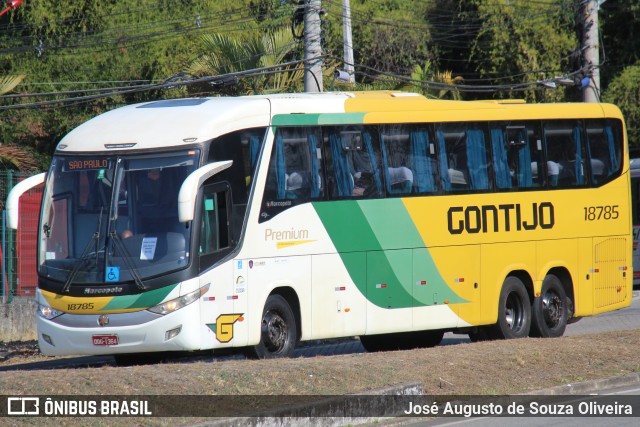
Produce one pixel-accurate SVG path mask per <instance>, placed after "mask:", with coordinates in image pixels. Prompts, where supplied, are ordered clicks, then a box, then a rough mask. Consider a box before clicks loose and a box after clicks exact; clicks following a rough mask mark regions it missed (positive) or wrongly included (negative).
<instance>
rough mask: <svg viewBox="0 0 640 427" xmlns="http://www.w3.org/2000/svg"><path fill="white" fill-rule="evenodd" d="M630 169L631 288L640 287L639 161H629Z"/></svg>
mask: <svg viewBox="0 0 640 427" xmlns="http://www.w3.org/2000/svg"><path fill="white" fill-rule="evenodd" d="M629 167H630V168H631V215H632V222H633V286H634V287H638V286H640V248H638V243H639V242H640V206H639V205H638V204H639V203H640V159H631V160H630V161H629Z"/></svg>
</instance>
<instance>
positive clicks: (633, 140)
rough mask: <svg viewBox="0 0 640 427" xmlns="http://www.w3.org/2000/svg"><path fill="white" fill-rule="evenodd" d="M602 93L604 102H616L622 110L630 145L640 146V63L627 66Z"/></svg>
mask: <svg viewBox="0 0 640 427" xmlns="http://www.w3.org/2000/svg"><path fill="white" fill-rule="evenodd" d="M602 95H603V96H602V98H603V101H604V102H610V103H613V104H616V105H617V106H618V107H620V110H622V113H623V115H624V117H625V120H626V124H627V135H628V137H629V145H630V146H634V147H640V109H639V108H638V106H639V105H640V63H638V64H636V65H632V66H629V67H626V68H625V69H624V71H623V72H622V73H621V74H620V75H618V76H617V77H615V78H614V79H613V80H612V81H611V84H610V85H609V86H608V87H607V90H606V91H605V92H604V93H603V94H602Z"/></svg>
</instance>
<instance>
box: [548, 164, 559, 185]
mask: <svg viewBox="0 0 640 427" xmlns="http://www.w3.org/2000/svg"><path fill="white" fill-rule="evenodd" d="M547 175H548V176H549V183H550V184H551V186H552V187H556V186H557V185H558V177H559V176H560V165H559V164H558V163H556V162H553V161H551V160H549V161H548V162H547Z"/></svg>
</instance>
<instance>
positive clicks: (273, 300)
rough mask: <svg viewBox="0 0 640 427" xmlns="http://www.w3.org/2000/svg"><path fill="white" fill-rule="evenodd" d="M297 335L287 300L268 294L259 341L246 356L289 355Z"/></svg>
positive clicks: (269, 356) (261, 357)
mask: <svg viewBox="0 0 640 427" xmlns="http://www.w3.org/2000/svg"><path fill="white" fill-rule="evenodd" d="M297 337H298V330H297V328H296V319H295V316H294V315H293V310H291V307H289V304H288V303H287V300H285V299H284V298H283V297H282V296H280V295H270V296H269V298H267V303H266V304H265V306H264V311H263V312H262V325H261V333H260V343H259V344H258V345H256V346H254V347H252V348H251V349H250V351H249V353H248V356H249V357H253V358H259V359H272V358H276V357H289V356H291V353H293V350H294V348H295V346H296V340H297Z"/></svg>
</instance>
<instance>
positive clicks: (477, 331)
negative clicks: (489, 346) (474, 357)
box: [469, 326, 493, 342]
mask: <svg viewBox="0 0 640 427" xmlns="http://www.w3.org/2000/svg"><path fill="white" fill-rule="evenodd" d="M491 328H492V327H491V326H477V327H476V328H474V329H473V330H472V331H470V332H469V339H470V340H471V342H479V341H490V340H492V339H493V337H492V332H493V331H492V330H491Z"/></svg>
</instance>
